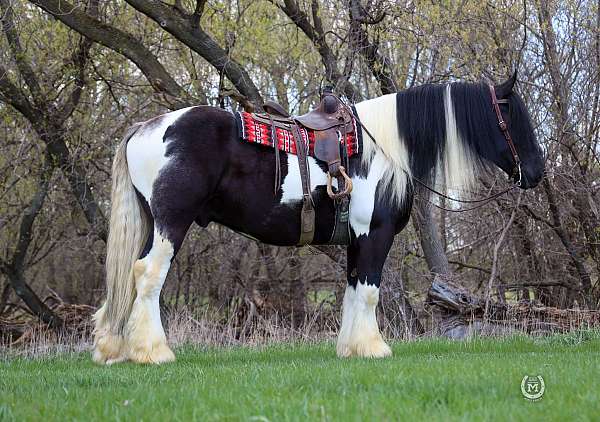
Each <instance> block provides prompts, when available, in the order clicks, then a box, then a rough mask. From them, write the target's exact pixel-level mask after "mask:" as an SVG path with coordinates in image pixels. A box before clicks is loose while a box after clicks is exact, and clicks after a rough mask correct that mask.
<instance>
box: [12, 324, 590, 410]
mask: <svg viewBox="0 0 600 422" xmlns="http://www.w3.org/2000/svg"><path fill="white" fill-rule="evenodd" d="M393 349H394V356H393V357H392V358H389V359H385V360H362V359H351V360H340V359H338V358H337V357H336V356H335V352H334V345H333V344H330V343H322V344H316V345H306V344H299V345H275V346H268V347H262V348H233V349H225V350H221V349H208V350H201V349H196V348H192V347H186V348H180V349H178V350H177V351H176V352H177V357H178V361H177V362H176V363H174V364H169V365H165V366H160V367H156V366H137V365H133V364H119V365H115V366H112V367H100V366H96V365H94V364H92V362H91V361H90V358H89V355H87V354H78V355H60V356H55V357H51V358H50V357H49V358H43V359H35V360H31V359H23V358H5V359H4V360H2V361H0V420H19V421H23V420H61V421H68V420H146V421H150V420H163V421H167V420H180V421H189V420H234V421H235V420H248V421H249V420H256V421H266V420H269V421H282V420H344V421H348V420H350V421H354V420H369V421H379V420H409V421H418V420H429V421H432V420H440V421H447V420H523V421H525V420H526V421H533V420H541V419H542V418H543V419H544V420H579V421H581V420H600V336H598V335H597V334H590V335H586V334H585V332H584V333H583V334H581V333H580V334H576V335H570V336H557V337H551V338H539V339H532V338H525V337H515V338H510V339H505V340H493V339H476V340H471V341H468V342H450V341H445V340H436V339H429V340H421V341H417V342H412V343H396V344H394V345H393ZM538 374H539V375H542V376H543V377H544V380H545V385H546V391H545V394H544V396H543V398H542V399H541V400H539V401H536V402H531V401H529V400H527V399H525V398H524V397H523V396H522V394H521V389H520V383H521V379H522V378H523V376H524V375H538Z"/></svg>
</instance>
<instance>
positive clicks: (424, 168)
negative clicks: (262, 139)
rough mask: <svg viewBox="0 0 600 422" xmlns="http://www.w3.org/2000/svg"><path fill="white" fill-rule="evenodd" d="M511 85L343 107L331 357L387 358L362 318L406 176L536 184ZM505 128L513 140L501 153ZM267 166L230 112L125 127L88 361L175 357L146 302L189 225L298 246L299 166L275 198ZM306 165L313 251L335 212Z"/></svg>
mask: <svg viewBox="0 0 600 422" xmlns="http://www.w3.org/2000/svg"><path fill="white" fill-rule="evenodd" d="M515 80H516V74H515V75H513V77H511V78H510V79H509V80H507V81H506V82H504V83H502V84H500V85H498V86H496V87H495V89H491V90H490V88H494V87H493V86H488V85H486V84H484V83H462V82H457V83H450V84H428V85H423V86H420V87H415V88H411V89H408V90H405V91H401V92H398V93H396V94H389V95H384V96H381V97H378V98H375V99H371V100H367V101H363V102H361V103H358V104H355V110H356V117H357V118H358V119H359V121H360V122H361V124H362V125H363V127H364V128H365V129H366V130H363V150H362V153H361V154H358V155H355V156H352V157H350V161H349V167H350V168H349V169H348V174H349V176H350V177H351V179H352V181H353V185H354V190H353V191H352V194H351V199H350V217H349V222H350V229H351V241H350V245H349V246H348V249H347V254H348V259H347V262H348V265H347V282H348V284H347V287H346V292H345V295H344V299H343V306H342V322H341V328H340V332H339V336H338V340H337V354H338V356H340V357H348V356H362V357H385V356H389V355H391V349H390V347H389V346H388V345H387V344H386V343H385V341H384V339H383V338H382V335H381V333H380V331H379V327H378V325H377V319H376V315H375V310H376V307H377V303H378V301H379V285H380V281H381V273H382V268H383V265H384V262H385V259H386V257H387V254H388V251H389V249H390V247H391V245H392V242H393V240H394V236H395V235H396V234H398V233H399V232H400V231H401V230H402V229H403V228H404V227H405V226H406V224H407V222H408V219H409V216H410V211H411V207H412V201H413V191H414V189H413V178H414V179H419V180H421V181H427V182H431V183H434V182H435V180H436V179H437V178H438V177H443V180H444V183H445V184H446V186H448V187H450V188H459V187H464V186H465V185H470V184H472V183H473V182H474V181H475V180H476V174H477V172H478V171H480V170H481V169H482V168H483V167H485V166H487V165H488V164H489V163H492V164H494V165H496V166H497V167H499V168H500V169H502V170H503V171H504V172H506V173H507V174H508V175H509V176H510V177H511V178H513V179H514V181H515V182H518V185H519V186H520V187H521V188H523V189H526V188H531V187H534V186H536V185H537V184H538V183H539V181H540V180H541V178H542V175H543V172H544V164H543V155H542V151H541V148H540V147H539V145H538V143H537V141H536V138H535V135H534V130H533V127H532V124H531V122H530V117H529V113H528V111H527V110H526V108H525V105H524V103H523V101H522V99H521V98H520V96H519V95H518V94H517V93H515V92H514V91H513V86H514V84H515ZM490 91H491V92H490ZM494 93H495V96H496V97H497V98H498V99H499V100H500V101H499V105H498V107H499V111H500V113H499V114H498V113H496V111H495V108H494V106H493V101H492V98H493V97H494ZM499 119H504V120H505V121H506V124H507V125H508V132H506V131H503V130H502V128H500V127H499ZM367 130H368V132H369V134H370V135H369V134H367V133H366V132H367ZM506 133H509V135H510V137H511V138H512V139H513V140H514V146H515V148H514V150H512V151H511V147H510V145H509V144H512V143H513V142H512V141H511V142H508V143H507V138H506ZM371 136H372V137H371ZM515 154H518V155H515ZM273 157H274V153H273V149H272V148H270V147H264V146H257V145H252V144H250V143H247V142H241V141H240V139H239V134H238V129H237V125H236V121H235V118H234V115H233V114H232V113H230V112H228V111H225V110H222V109H219V108H215V107H209V106H198V107H190V108H185V109H181V110H177V111H174V112H171V113H167V114H164V115H162V116H158V117H155V118H153V119H151V120H148V121H146V122H143V123H139V124H136V125H135V126H133V127H132V128H131V129H130V130H129V132H128V133H127V134H126V136H125V138H124V139H123V141H122V142H121V143H120V145H119V146H118V148H117V151H116V156H115V158H114V162H113V168H112V195H111V200H112V208H111V215H110V234H109V238H108V252H107V259H106V271H107V299H106V302H105V303H104V305H103V306H102V307H101V308H100V309H99V310H98V312H97V313H96V314H95V316H94V319H95V341H94V351H93V359H94V360H95V361H96V362H99V363H105V364H111V363H114V362H119V361H124V360H131V361H134V362H140V363H142V362H148V363H163V362H168V361H172V360H174V359H175V356H174V354H173V352H172V351H171V349H170V348H169V346H168V345H167V340H166V337H165V332H164V330H163V326H162V323H161V317H160V310H159V295H160V291H161V288H162V287H163V283H164V281H165V278H166V276H167V272H168V271H169V267H170V265H171V262H172V260H173V258H174V257H175V255H176V254H177V251H178V250H179V248H180V247H181V244H182V242H183V239H184V237H185V235H186V232H187V231H188V229H189V228H190V226H191V225H192V224H193V223H196V224H199V225H200V226H202V227H206V226H207V225H208V224H209V223H210V222H217V223H220V224H223V225H225V226H227V227H230V228H231V229H233V230H236V231H238V232H241V233H245V234H247V235H249V236H252V237H254V238H256V239H258V240H260V241H262V242H265V243H269V244H273V245H283V246H290V245H296V244H297V243H298V240H299V236H300V210H301V203H302V201H301V200H302V186H301V181H300V174H299V169H298V158H297V156H295V155H291V154H285V153H283V152H282V154H281V160H280V165H281V177H282V184H281V188H280V189H279V191H278V192H277V193H276V194H274V192H273V175H274V174H275V160H274V158H273ZM308 161H309V168H310V180H311V190H312V198H313V200H314V205H315V211H316V229H315V234H314V240H313V244H323V243H326V242H327V241H328V240H329V239H330V237H331V234H332V230H333V227H334V219H335V211H334V206H333V202H332V200H331V199H330V198H329V197H328V195H327V193H326V184H327V174H326V168H327V167H326V164H325V163H322V162H319V161H317V160H315V159H314V158H313V157H309V158H308ZM515 161H520V163H518V167H519V168H518V169H516V165H517V163H516V162H515ZM515 170H518V171H515Z"/></svg>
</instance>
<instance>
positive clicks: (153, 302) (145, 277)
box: [125, 227, 178, 363]
mask: <svg viewBox="0 0 600 422" xmlns="http://www.w3.org/2000/svg"><path fill="white" fill-rule="evenodd" d="M150 242H151V246H150V248H149V250H148V253H147V254H146V255H145V256H143V257H142V258H140V259H138V260H137V261H136V262H135V264H134V266H133V273H134V279H135V289H136V298H135V301H134V303H133V307H132V310H131V315H130V317H129V321H128V322H127V326H126V329H125V332H126V342H127V358H128V359H130V360H132V361H134V362H138V363H163V362H170V361H173V360H175V355H174V354H173V352H172V351H171V349H170V348H169V346H168V345H167V339H166V336H165V332H164V329H163V326H162V322H161V319H160V308H159V297H160V291H161V289H162V286H163V284H164V282H165V278H166V277H167V273H168V272H169V267H170V265H171V259H172V258H173V257H174V256H175V249H176V246H178V245H174V244H173V243H172V242H171V241H170V240H168V239H166V238H165V237H163V235H161V233H160V232H159V230H158V229H157V228H156V227H155V228H154V232H153V234H152V236H151V237H150V239H149V243H150Z"/></svg>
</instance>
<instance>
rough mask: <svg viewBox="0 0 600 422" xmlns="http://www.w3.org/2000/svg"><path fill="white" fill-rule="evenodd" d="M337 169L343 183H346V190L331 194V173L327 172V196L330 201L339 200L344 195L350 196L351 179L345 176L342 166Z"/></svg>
mask: <svg viewBox="0 0 600 422" xmlns="http://www.w3.org/2000/svg"><path fill="white" fill-rule="evenodd" d="M339 169H340V173H341V174H342V177H343V178H344V181H345V182H346V189H345V190H344V192H341V193H333V188H332V186H331V183H332V181H333V177H331V173H329V172H327V195H329V197H330V198H331V199H340V198H343V197H344V196H346V195H350V192H352V179H350V178H349V177H348V175H347V174H346V169H345V168H344V167H343V166H340V167H339Z"/></svg>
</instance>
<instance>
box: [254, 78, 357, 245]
mask: <svg viewBox="0 0 600 422" xmlns="http://www.w3.org/2000/svg"><path fill="white" fill-rule="evenodd" d="M263 110H264V111H265V113H255V114H253V117H254V119H256V120H258V121H260V122H263V123H265V124H267V125H269V126H270V128H271V137H272V140H273V145H274V146H275V161H276V166H275V168H276V170H275V192H277V191H278V190H279V187H280V185H281V173H280V160H279V149H278V148H277V145H278V142H277V136H276V128H277V127H280V128H283V129H286V130H289V131H290V132H291V133H292V134H293V136H294V141H295V143H296V154H297V156H298V165H299V166H300V178H301V181H302V194H303V203H302V213H301V232H300V240H299V242H298V244H299V245H306V244H309V243H311V242H312V240H313V237H314V231H315V211H314V204H313V200H312V196H311V190H310V170H309V167H308V161H307V157H308V152H309V151H308V148H309V146H308V145H307V144H306V142H305V140H304V139H303V137H302V135H301V133H300V130H299V129H300V128H305V129H307V130H310V131H313V132H314V135H315V145H314V156H315V158H316V159H317V160H320V161H323V162H325V163H327V168H328V173H327V194H328V195H329V197H330V198H331V199H333V200H334V202H335V206H336V223H335V227H334V229H333V235H332V237H331V239H330V241H329V243H330V244H347V243H348V242H349V228H348V214H349V199H350V198H349V196H350V192H352V180H351V179H350V178H349V177H348V175H347V174H346V168H347V165H348V156H347V153H346V147H345V145H342V144H341V140H342V139H347V138H346V137H347V135H348V134H351V133H353V132H354V120H353V116H352V112H351V110H350V109H349V108H348V107H347V106H346V105H345V104H343V103H342V101H341V100H340V99H339V98H338V97H337V96H336V95H335V94H333V93H332V92H331V90H326V91H324V92H323V95H322V97H321V103H320V104H319V105H318V107H317V108H315V109H314V110H312V111H310V112H309V113H306V114H303V115H301V116H290V114H289V113H288V112H287V111H286V110H285V109H284V108H283V107H282V106H281V105H279V104H277V103H276V102H273V101H267V102H266V103H265V104H264V105H263ZM344 165H345V166H344ZM333 177H335V178H336V179H337V190H336V191H334V189H333V186H332V180H333Z"/></svg>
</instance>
